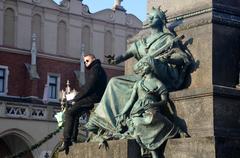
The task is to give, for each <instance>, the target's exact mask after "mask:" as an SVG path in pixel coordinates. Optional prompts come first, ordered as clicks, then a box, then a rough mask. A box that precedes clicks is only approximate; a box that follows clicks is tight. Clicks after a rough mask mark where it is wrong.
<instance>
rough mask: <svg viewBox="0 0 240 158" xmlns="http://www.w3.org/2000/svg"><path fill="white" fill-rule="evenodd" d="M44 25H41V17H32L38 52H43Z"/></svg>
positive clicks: (36, 15)
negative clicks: (42, 36)
mask: <svg viewBox="0 0 240 158" xmlns="http://www.w3.org/2000/svg"><path fill="white" fill-rule="evenodd" d="M41 27H42V23H41V16H40V15H38V14H35V15H34V16H33V17H32V34H33V33H35V34H36V36H37V38H36V46H37V50H41V48H42V47H41V35H42V34H41V32H42V28H41Z"/></svg>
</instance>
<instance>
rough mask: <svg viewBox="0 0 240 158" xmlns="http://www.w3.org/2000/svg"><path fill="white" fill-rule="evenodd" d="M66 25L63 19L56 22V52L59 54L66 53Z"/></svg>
mask: <svg viewBox="0 0 240 158" xmlns="http://www.w3.org/2000/svg"><path fill="white" fill-rule="evenodd" d="M66 34H67V26H66V23H65V22H64V21H60V22H59V23H58V39H57V53H58V54H60V55H64V54H66V41H67V39H66V38H67V36H66Z"/></svg>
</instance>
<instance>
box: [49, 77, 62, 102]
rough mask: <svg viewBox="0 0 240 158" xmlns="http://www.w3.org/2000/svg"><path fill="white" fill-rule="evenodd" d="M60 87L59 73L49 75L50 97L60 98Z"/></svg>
mask: <svg viewBox="0 0 240 158" xmlns="http://www.w3.org/2000/svg"><path fill="white" fill-rule="evenodd" d="M59 89H60V78H59V76H58V75H49V76H48V98H50V99H58V92H59Z"/></svg>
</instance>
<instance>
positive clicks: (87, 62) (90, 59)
mask: <svg viewBox="0 0 240 158" xmlns="http://www.w3.org/2000/svg"><path fill="white" fill-rule="evenodd" d="M95 59H96V57H95V55H93V54H87V55H84V64H85V66H86V67H88V66H89V65H91V63H92V62H93V61H94V60H95Z"/></svg>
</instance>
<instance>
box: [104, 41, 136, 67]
mask: <svg viewBox="0 0 240 158" xmlns="http://www.w3.org/2000/svg"><path fill="white" fill-rule="evenodd" d="M135 50H136V46H135V44H132V45H131V46H130V47H129V48H128V49H127V51H126V53H124V54H122V55H119V56H117V57H116V58H115V55H108V56H105V57H106V58H107V60H108V63H109V64H112V65H116V64H119V63H121V62H124V61H126V60H127V59H129V58H132V57H133V56H134V52H135Z"/></svg>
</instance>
